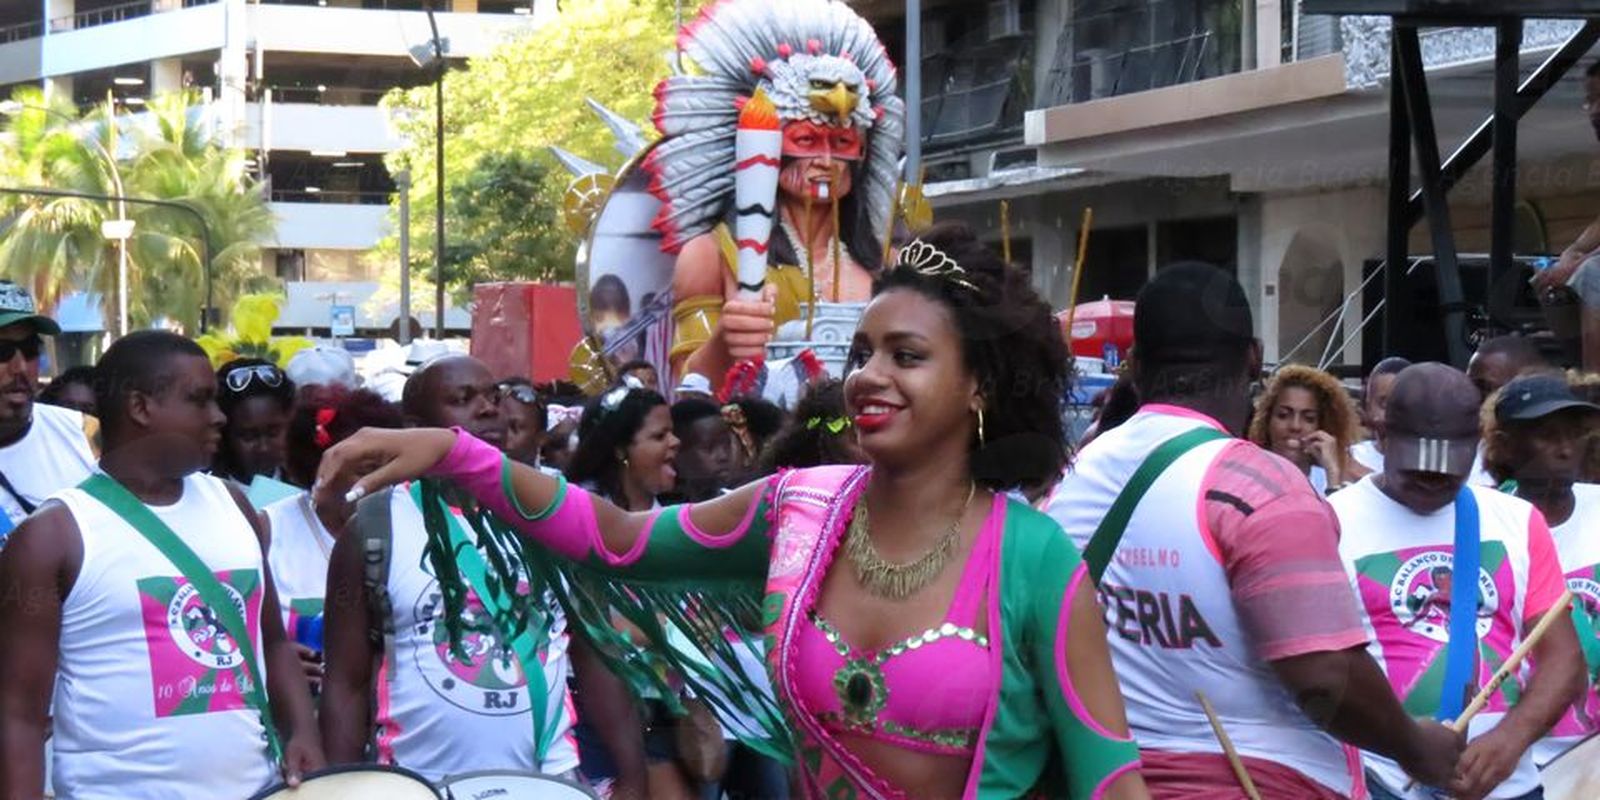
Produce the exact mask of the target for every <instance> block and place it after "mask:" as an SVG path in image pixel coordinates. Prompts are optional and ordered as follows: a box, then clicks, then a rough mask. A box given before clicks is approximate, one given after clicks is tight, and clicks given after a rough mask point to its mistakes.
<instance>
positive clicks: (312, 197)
mask: <svg viewBox="0 0 1600 800" xmlns="http://www.w3.org/2000/svg"><path fill="white" fill-rule="evenodd" d="M391 197H394V192H362V191H344V190H341V189H321V190H318V191H307V190H306V189H274V190H272V202H274V203H340V204H344V205H360V206H383V205H388V204H389V198H391Z"/></svg>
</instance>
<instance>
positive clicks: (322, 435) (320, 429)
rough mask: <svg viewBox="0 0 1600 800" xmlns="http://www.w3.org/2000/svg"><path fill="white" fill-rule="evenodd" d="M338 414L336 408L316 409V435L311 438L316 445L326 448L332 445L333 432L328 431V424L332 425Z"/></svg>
mask: <svg viewBox="0 0 1600 800" xmlns="http://www.w3.org/2000/svg"><path fill="white" fill-rule="evenodd" d="M338 416H339V410H338V409H336V408H319V409H317V435H316V438H315V439H313V441H315V442H316V443H317V447H320V448H322V449H323V450H326V449H328V448H330V447H332V446H333V434H331V433H328V426H329V425H332V424H333V421H334V419H336V418H337V417H338Z"/></svg>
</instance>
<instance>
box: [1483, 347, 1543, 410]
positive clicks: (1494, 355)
mask: <svg viewBox="0 0 1600 800" xmlns="http://www.w3.org/2000/svg"><path fill="white" fill-rule="evenodd" d="M1549 368H1550V362H1549V360H1548V359H1546V358H1545V357H1544V354H1543V353H1541V352H1539V346H1538V345H1537V344H1534V341H1533V340H1532V339H1529V338H1528V337H1526V336H1517V335H1514V334H1513V335H1508V336H1496V337H1495V338H1493V339H1490V340H1488V341H1486V342H1484V343H1483V344H1480V345H1478V350H1477V352H1475V353H1473V354H1472V360H1471V361H1468V362H1467V377H1468V378H1471V379H1472V385H1473V386H1475V387H1477V389H1478V392H1479V393H1481V394H1482V395H1483V397H1484V398H1485V399H1487V398H1488V397H1489V395H1491V394H1494V393H1495V392H1497V391H1499V390H1500V387H1502V386H1504V385H1506V384H1508V383H1510V382H1511V379H1512V378H1515V377H1517V376H1518V375H1521V374H1523V373H1525V372H1529V371H1532V370H1538V369H1549Z"/></svg>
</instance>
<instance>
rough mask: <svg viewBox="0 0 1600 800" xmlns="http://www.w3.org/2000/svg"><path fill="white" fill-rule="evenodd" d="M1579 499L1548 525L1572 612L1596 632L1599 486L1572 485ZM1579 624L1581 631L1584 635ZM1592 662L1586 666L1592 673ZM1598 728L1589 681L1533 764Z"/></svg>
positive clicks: (1599, 707) (1599, 615) (1599, 628)
mask: <svg viewBox="0 0 1600 800" xmlns="http://www.w3.org/2000/svg"><path fill="white" fill-rule="evenodd" d="M1572 493H1573V494H1574V495H1577V498H1576V500H1577V502H1575V503H1574V504H1573V506H1572V516H1570V517H1568V518H1567V521H1566V522H1563V523H1561V524H1560V525H1557V526H1556V527H1554V528H1551V529H1550V535H1551V536H1552V537H1554V538H1555V540H1556V551H1557V552H1558V553H1559V554H1560V555H1561V571H1562V572H1563V573H1565V574H1566V577H1567V589H1569V590H1571V592H1572V599H1573V600H1574V609H1575V615H1577V616H1581V617H1582V619H1581V620H1579V621H1580V623H1587V627H1588V628H1589V633H1590V634H1591V635H1592V634H1593V633H1594V632H1600V485H1596V484H1592V483H1579V484H1574V485H1573V487H1572ZM1582 627H1583V626H1582V625H1581V624H1580V628H1579V635H1580V636H1583V635H1585V631H1583V630H1582ZM1593 668H1594V665H1589V672H1590V673H1592V672H1593ZM1596 731H1600V689H1597V687H1596V686H1595V685H1593V684H1590V685H1588V686H1587V688H1585V689H1584V692H1583V694H1582V695H1580V696H1579V698H1578V699H1577V701H1576V702H1574V703H1573V704H1572V707H1571V708H1568V709H1567V712H1566V713H1565V714H1562V715H1561V721H1560V722H1557V723H1556V725H1555V727H1554V728H1551V729H1550V735H1548V736H1546V737H1544V738H1543V739H1540V740H1539V741H1538V742H1535V743H1534V745H1533V760H1534V763H1536V764H1538V765H1539V766H1540V767H1543V766H1544V765H1545V764H1547V763H1549V762H1550V760H1551V759H1554V758H1555V757H1556V756H1559V755H1561V754H1562V753H1563V752H1565V751H1566V750H1567V748H1569V747H1571V746H1573V745H1575V744H1577V743H1578V742H1580V741H1582V740H1583V739H1584V737H1586V736H1588V735H1590V734H1592V733H1595V732H1596Z"/></svg>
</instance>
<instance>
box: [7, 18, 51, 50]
mask: <svg viewBox="0 0 1600 800" xmlns="http://www.w3.org/2000/svg"><path fill="white" fill-rule="evenodd" d="M43 35H44V20H37V19H36V20H34V21H32V22H19V23H17V24H15V25H7V26H5V27H0V44H8V43H10V42H20V41H24V40H26V39H37V38H39V37H40V36H43Z"/></svg>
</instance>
